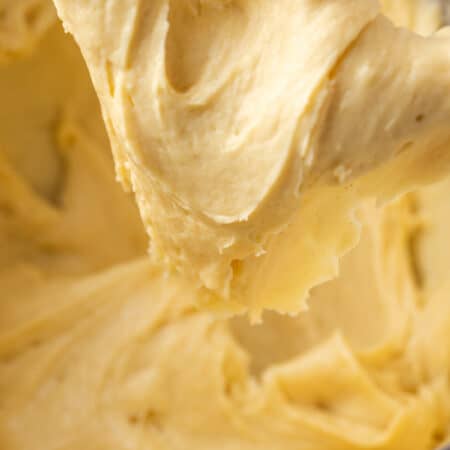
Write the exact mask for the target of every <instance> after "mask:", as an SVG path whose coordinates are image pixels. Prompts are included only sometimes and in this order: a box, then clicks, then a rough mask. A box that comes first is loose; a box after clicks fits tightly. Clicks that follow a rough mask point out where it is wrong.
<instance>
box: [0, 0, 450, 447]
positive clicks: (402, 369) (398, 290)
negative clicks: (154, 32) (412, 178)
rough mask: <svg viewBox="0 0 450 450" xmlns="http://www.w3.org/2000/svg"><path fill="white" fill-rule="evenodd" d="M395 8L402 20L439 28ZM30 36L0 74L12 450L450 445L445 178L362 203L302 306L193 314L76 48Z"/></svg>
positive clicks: (3, 414)
mask: <svg viewBox="0 0 450 450" xmlns="http://www.w3.org/2000/svg"><path fill="white" fill-rule="evenodd" d="M24 3H26V2H24ZM385 3H386V2H385ZM80 4H81V2H80ZM116 4H119V3H116ZM15 5H18V3H14V4H13V6H15ZM392 5H393V2H392V3H391V4H387V3H386V5H384V7H386V8H393V6H392ZM397 5H400V3H397V2H396V6H395V8H396V9H395V11H394V10H393V9H392V14H393V15H394V13H395V20H396V21H398V23H402V24H404V25H408V26H410V27H416V26H417V27H419V28H420V31H421V32H423V33H424V34H428V33H429V32H431V31H432V30H434V29H435V28H437V27H438V26H439V25H440V24H439V23H438V22H432V21H431V19H430V22H427V25H426V26H425V25H423V27H422V25H420V26H419V25H418V23H417V22H416V21H414V20H412V19H411V20H410V18H408V17H412V16H409V13H410V11H415V8H414V6H415V3H414V2H412V1H404V2H403V5H404V9H401V8H400V6H397ZM420 6H421V7H423V6H422V5H420ZM426 11H429V10H428V9H427V10H426ZM433 14H434V13H433ZM431 15H432V13H431V12H430V17H431ZM421 17H423V16H421ZM436 17H438V16H436ZM420 23H422V22H420ZM421 27H422V28H421ZM426 27H428V28H426ZM419 28H418V29H419ZM34 39H35V40H34V41H33V42H34V46H35V47H34V49H33V50H31V49H30V51H29V52H25V53H24V54H22V56H18V57H16V58H13V59H12V60H11V59H9V60H8V61H7V62H5V63H3V65H2V66H0V97H1V98H2V99H7V101H3V102H2V103H1V104H0V117H1V118H2V120H0V448H1V449H2V450H24V449H26V450H41V449H42V450H49V449H58V450H60V449H61V450H62V449H64V450H104V449H114V450H116V449H117V450H137V449H142V450H150V449H151V450H155V449H156V450H159V449H161V450H190V449H195V450H201V449H207V450H211V449H227V450H252V449H254V450H261V449H264V450H266V449H267V450H272V449H273V450H279V449H287V450H289V449H292V450H299V449H300V450H322V449H323V450H335V449H336V450H363V449H373V450H381V449H385V450H403V449H404V450H411V449H414V450H432V449H433V450H434V448H435V447H436V446H437V445H439V444H442V443H444V442H445V441H446V440H448V439H449V438H450V345H449V342H450V336H449V333H450V302H449V301H448V293H449V292H450V286H448V259H447V255H446V250H445V249H446V248H447V247H446V246H448V242H447V241H448V236H447V233H446V230H447V229H448V224H449V223H450V208H449V206H448V202H447V198H448V193H449V189H450V184H449V182H448V181H446V180H444V181H442V182H441V183H440V184H437V185H434V186H431V187H429V188H426V189H421V190H419V191H414V192H412V193H410V194H408V195H407V196H405V197H403V198H401V199H399V200H397V201H396V202H394V203H393V204H391V205H390V206H387V207H384V208H377V207H375V205H374V204H373V202H372V201H366V202H364V204H361V206H360V207H359V208H358V209H357V211H356V212H355V214H356V215H357V218H358V220H359V222H360V223H361V224H362V229H361V240H360V242H359V243H358V245H357V246H356V247H355V248H354V249H353V250H351V251H350V252H349V253H348V254H347V255H346V256H344V257H343V259H342V263H341V269H340V273H339V276H338V277H337V278H336V279H335V280H333V281H331V282H327V283H325V284H323V285H321V286H319V287H316V288H314V289H313V290H312V292H311V296H310V299H309V301H308V304H309V310H308V311H306V312H304V313H302V314H300V315H298V316H297V317H292V318H291V317H288V316H283V315H279V314H277V313H274V312H272V313H269V312H265V313H263V315H262V319H263V322H262V324H260V325H257V326H251V325H250V324H249V322H248V319H247V318H244V317H240V318H233V319H220V318H217V317H215V316H213V315H211V314H210V313H208V312H206V311H203V312H202V311H199V310H198V309H197V308H196V307H195V305H196V304H197V303H198V293H197V292H196V291H195V290H194V289H193V286H192V282H191V280H190V279H188V278H187V279H185V278H184V277H182V276H181V275H178V274H176V273H167V272H166V271H165V270H164V269H163V268H161V267H160V266H159V265H157V264H155V263H154V262H153V261H149V259H148V258H147V257H146V256H145V253H146V245H147V244H146V236H145V232H144V230H143V227H142V225H141V221H140V217H139V215H138V212H137V211H136V208H135V207H134V205H133V201H132V199H131V198H129V197H127V195H125V194H123V192H122V190H121V188H120V186H119V185H118V184H117V183H115V180H114V170H113V164H112V161H111V157H110V153H109V148H108V141H107V139H106V136H105V133H104V131H103V125H102V119H101V117H100V113H99V109H98V107H97V104H96V98H95V93H94V90H93V88H92V86H91V85H90V81H89V79H88V76H87V72H86V70H85V68H84V64H83V61H82V58H81V56H80V54H79V52H78V50H77V48H76V46H75V45H74V43H73V42H72V41H71V38H70V37H69V36H68V35H64V34H63V33H62V30H61V28H60V26H59V25H57V24H54V25H52V26H50V28H49V30H48V31H47V32H46V33H43V34H39V36H37V35H36V37H35V38H34ZM93 42H95V40H93ZM30 52H31V53H30ZM49 92H51V93H52V95H48V93H49ZM30 149H32V151H31V150H30ZM116 151H117V149H116ZM332 204H333V205H334V206H335V205H336V203H335V202H332ZM352 205H353V206H354V204H352ZM319 224H320V223H319Z"/></svg>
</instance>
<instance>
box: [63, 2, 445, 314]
mask: <svg viewBox="0 0 450 450" xmlns="http://www.w3.org/2000/svg"><path fill="white" fill-rule="evenodd" d="M55 4H56V6H57V8H58V12H59V15H60V17H61V18H62V20H63V23H64V26H65V28H66V29H67V30H68V31H70V32H71V33H73V35H74V37H75V39H76V40H77V42H78V44H79V45H80V48H81V51H82V53H83V56H84V58H85V60H86V62H87V65H88V67H89V70H90V73H91V76H92V79H93V82H94V86H95V88H96V90H97V93H98V94H99V97H100V101H101V104H102V108H103V114H104V117H105V121H106V124H107V128H108V131H109V135H110V138H111V141H112V145H113V149H114V155H115V161H116V170H117V172H118V174H119V177H120V179H121V180H122V182H123V184H124V185H125V186H126V187H127V188H129V189H131V190H133V191H134V192H135V194H136V198H137V201H138V204H139V208H140V211H141V215H142V217H143V220H144V223H145V225H146V229H147V232H148V234H149V236H150V256H151V258H152V259H153V260H155V261H156V262H157V263H158V264H160V263H161V262H162V263H164V264H165V266H166V267H172V268H175V269H176V270H177V271H179V272H181V273H183V274H184V275H188V276H189V277H190V279H191V280H193V282H195V283H196V284H197V285H198V286H199V287H200V288H201V290H202V293H201V295H199V301H203V302H204V303H207V304H211V306H213V307H216V308H219V309H224V310H228V311H242V310H244V311H249V312H250V313H251V314H252V315H253V316H254V317H258V316H259V314H260V312H261V311H262V310H263V309H273V310H277V311H281V312H290V313H293V312H298V311H299V310H300V309H303V308H304V307H305V303H304V300H305V298H306V296H307V295H308V292H309V290H310V288H311V287H313V286H315V285H317V284H319V283H321V282H323V281H325V280H327V279H330V278H332V277H334V276H335V275H336V274H337V272H338V259H339V258H340V257H341V256H342V255H343V254H344V253H345V252H346V251H348V250H349V249H350V248H351V247H352V246H353V245H354V244H355V242H356V241H357V239H358V234H359V231H358V227H357V225H356V224H355V221H354V220H353V217H352V212H353V210H354V208H355V207H356V206H357V205H358V203H359V202H360V200H361V199H362V198H365V197H368V196H372V195H375V194H376V195H378V196H380V197H381V198H383V199H390V198H392V197H394V196H396V195H398V194H399V193H401V192H403V191H405V190H407V189H410V188H411V187H412V186H416V185H420V184H422V183H424V182H430V181H433V180H435V179H436V178H438V177H439V173H442V172H444V171H445V172H446V171H447V166H448V164H449V156H448V152H446V151H443V146H444V145H447V144H448V143H449V141H450V137H449V135H450V129H449V127H448V123H449V121H450V98H449V96H448V95H447V93H448V89H449V86H450V58H449V54H450V53H449V48H450V39H449V38H444V37H433V38H427V39H425V38H422V37H419V36H417V35H414V34H413V33H409V32H407V31H405V30H400V29H396V28H395V27H394V25H393V24H392V23H390V22H389V21H388V20H387V19H386V18H385V17H384V16H382V15H381V14H379V9H378V4H377V2H376V1H372V0H327V1H325V2H323V1H317V0H282V1H277V2H274V1H272V0H258V1H249V0H177V1H169V0H154V1H152V2H147V3H146V2H141V1H139V0H127V1H122V2H110V1H98V0H84V1H83V2H81V3H80V2H73V1H70V0H55ZM385 6H386V7H387V8H388V9H389V8H390V9H391V10H392V11H393V13H394V14H395V16H396V18H397V19H399V18H400V10H399V8H400V6H398V5H397V6H396V8H397V10H395V8H394V7H393V6H392V4H388V3H386V5H385ZM401 11H402V12H403V16H405V17H403V21H404V22H405V19H406V17H407V16H408V14H405V9H404V7H403V9H402V10H401ZM408 12H409V13H410V14H411V11H408ZM417 14H418V15H419V14H420V11H419V12H418V13H417ZM432 17H433V16H432V15H431V13H430V18H429V19H428V20H429V21H431V20H432ZM423 22H424V23H426V22H425V20H423ZM421 26H422V28H425V24H424V25H422V23H421ZM366 174H367V175H366ZM330 224H333V226H330Z"/></svg>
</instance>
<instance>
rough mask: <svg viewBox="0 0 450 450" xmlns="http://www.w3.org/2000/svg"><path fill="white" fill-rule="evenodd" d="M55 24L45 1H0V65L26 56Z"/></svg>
mask: <svg viewBox="0 0 450 450" xmlns="http://www.w3.org/2000/svg"><path fill="white" fill-rule="evenodd" d="M55 21H56V14H55V11H54V9H53V7H52V4H51V2H49V1H48V0H0V62H2V63H5V62H8V61H11V60H14V59H17V58H19V57H21V56H23V55H24V54H28V53H30V52H31V51H32V50H33V48H34V47H35V45H36V44H37V43H38V42H39V40H40V38H41V37H42V35H43V34H45V32H46V31H47V30H48V29H49V28H50V27H51V25H52V24H54V23H55Z"/></svg>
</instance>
